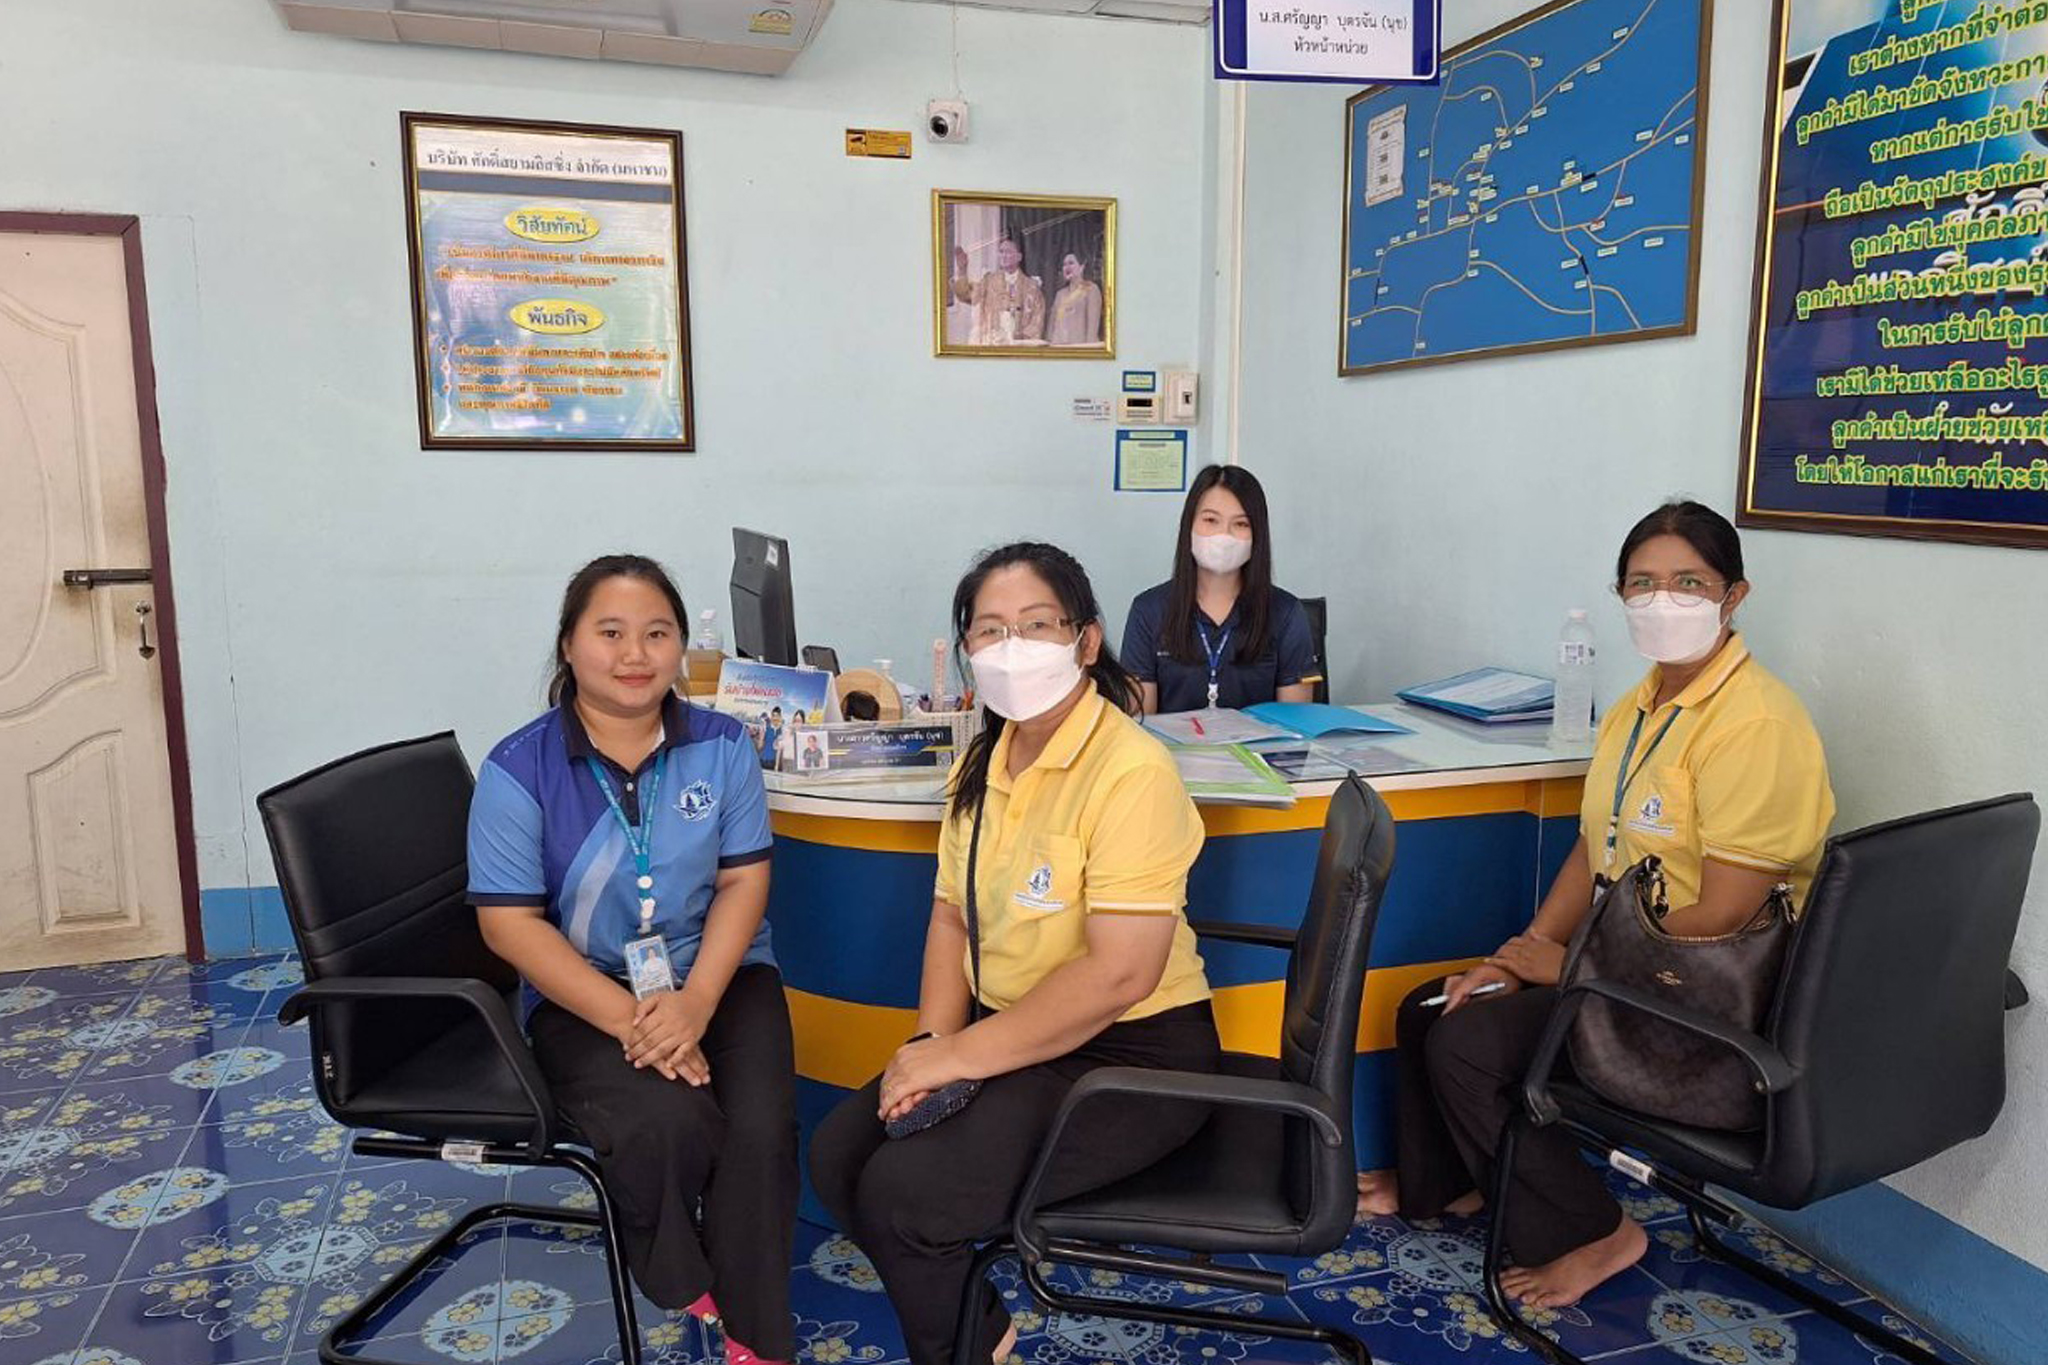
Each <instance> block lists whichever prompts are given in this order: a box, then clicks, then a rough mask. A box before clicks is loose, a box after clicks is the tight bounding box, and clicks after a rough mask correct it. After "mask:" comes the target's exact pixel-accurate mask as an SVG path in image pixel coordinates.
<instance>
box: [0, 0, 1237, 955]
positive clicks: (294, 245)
mask: <svg viewBox="0 0 2048 1365" xmlns="http://www.w3.org/2000/svg"><path fill="white" fill-rule="evenodd" d="M1206 42H1207V33H1206V31H1205V30H1197V29H1190V28H1183V27H1175V26H1166V25H1156V24H1138V23H1119V22H1107V21H1098V20H1085V21H1084V20H1070V19H1059V18H1048V17H1044V16H1022V15H1013V14H996V13H978V12H974V11H971V10H970V11H962V12H960V13H959V14H958V15H957V17H956V16H955V15H954V13H953V12H952V11H951V10H949V9H947V8H945V7H941V6H936V5H922V4H903V3H896V0H839V3H838V5H837V6H836V8H835V10H834V12H833V14H832V15H831V17H830V19H829V20H828V21H827V23H826V24H825V27H824V30H823V33H822V35H821V37H820V38H819V39H818V41H817V42H816V44H815V45H814V46H813V47H812V49H811V50H810V51H809V52H807V53H806V54H804V55H803V57H801V58H800V59H799V61H798V63H797V65H796V67H795V69H794V70H793V71H792V72H791V73H790V74H789V75H788V76H785V77H782V78H778V79H764V78H759V77H747V76H728V75H719V74H713V73H705V72H692V71H678V70H669V69H664V68H658V67H648V66H632V65H625V64H596V63H591V64H584V63H578V62H573V61H563V60H550V59H542V58H529V57H521V56H515V55H507V54H499V53H473V52H466V51H460V50H456V49H449V48H426V47H414V48H405V47H387V46H381V45H376V44H368V43H357V42H348V41H343V40H338V39H325V38H318V37H314V36H309V35H300V34H293V33H290V32H288V31H287V30H286V29H285V28H284V26H283V25H282V23H281V22H280V21H279V20H278V19H277V17H276V16H275V15H274V14H273V13H272V11H271V9H270V6H269V5H268V4H265V3H263V0H178V3H176V4H163V5H139V4H135V3H132V0H7V3H6V4H4V5H0V53H7V54H10V55H12V54H16V53H28V54H43V57H42V59H39V60H31V61H19V60H7V61H5V63H4V69H5V79H4V80H0V129H4V130H5V144H6V146H5V153H4V157H5V159H4V163H0V201H4V202H5V204H6V206H7V207H10V208H46V209H67V210H97V211H106V212H122V213H136V214H140V215H142V218H143V222H144V244H145V248H146V253H147V268H148V287H149V291H150V294H151V305H152V308H151V317H152V323H153V331H154V334H155V345H156V358H157V365H158V371H159V373H158V380H159V384H158V392H159V395H160V402H161V407H162V417H163V427H164V447H165V457H166V461H167V464H168V466H169V473H170V511H171V524H170V535H171V543H172V558H173V563H174V566H175V572H176V577H177V602H178V609H179V613H180V617H181V625H182V646H183V657H184V664H185V674H186V679H187V689H188V691H187V713H188V720H189V722H190V725H191V730H192V742H193V754H192V761H193V779H194V786H195V788H196V804H197V822H198V829H199V837H200V860H201V873H202V877H201V880H202V884H203V885H204V886H205V887H207V888H208V889H209V890H211V891H216V892H218V891H222V890H225V891H226V892H227V893H228V894H226V895H215V896H212V897H210V898H209V908H210V909H211V908H213V907H225V908H224V909H222V910H221V911H220V913H222V914H225V915H228V916H229V917H230V918H233V917H236V916H239V915H241V914H242V913H243V911H242V910H240V909H239V908H238V907H240V906H242V905H243V904H246V903H247V898H244V897H238V896H237V895H235V894H234V892H235V891H236V890H237V889H239V888H242V887H248V886H255V887H258V888H261V887H264V886H265V885H266V884H267V883H269V882H270V881H271V880H272V877H271V874H270V871H269V867H268V860H267V858H266V856H265V854H264V851H263V847H262V842H263V841H262V836H261V833H260V830H259V829H258V827H257V825H256V822H255V819H254V814H253V810H252V808H251V800H252V798H253V797H254V795H255V793H256V792H257V791H259V790H261V789H262V788H263V787H264V786H266V785H268V784H269V783H272V782H275V781H278V780H280V779H282V778H285V777H288V776H290V775H292V774H294V773H296V772H299V771H301V770H303V769H305V768H307V767H310V766H312V765H314V764H317V763H320V762H322V761H325V760H327V759H329V758H332V757H335V756H336V755H339V754H342V753H346V752H349V751H350V750H352V749H354V748H357V747H360V746H363V745H367V744H371V743H374V742H378V741H381V740H385V739H390V738H395V737H399V736H404V735H411V734H418V733H421V732H425V731H430V730H435V729H439V728H442V727H448V726H452V727H454V728H455V729H457V730H458V731H459V732H460V734H461V736H462V740H463V743H464V746H465V747H466V748H467V749H468V751H469V753H470V755H471V757H472V758H473V759H474V758H479V757H481V755H482V753H483V751H484V750H485V749H486V748H487V747H488V746H489V744H490V743H491V742H492V741H493V740H495V739H496V738H497V737H498V736H500V735H502V734H504V733H505V732H506V731H508V730H510V729H511V728H513V726H515V725H516V724H518V723H519V722H520V721H522V720H523V719H525V718H526V717H528V716H529V715H531V714H533V713H534V712H535V711H537V710H538V709H539V698H538V687H539V684H540V681H541V669H542V662H543V660H544V659H545V657H546V655H547V653H548V647H549V641H550V633H551V630H552V624H553V622H552V613H553V610H554V607H555V604H556V602H557V601H558V600H559V594H560V592H561V587H562V584H563V582H564V581H565V580H566V578H567V576H568V574H569V573H570V571H571V570H573V569H574V567H575V566H576V565H577V564H579V563H581V562H582V561H583V560H584V559H586V558H587V557H589V556H590V555H592V554H595V553H599V552H603V551H607V550H611V549H614V548H633V549H638V550H642V551H645V552H648V553H651V554H654V555H657V556H659V557H660V558H662V559H664V560H665V561H667V562H668V563H669V564H670V565H671V566H672V567H673V568H674V569H676V570H677V571H678V572H679V574H680V576H681V578H682V582H683V587H684V592H685V595H686V597H687V598H688V599H689V601H690V603H691V604H692V607H693V609H694V608H695V607H696V606H698V605H701V604H705V603H711V602H715V603H716V604H718V605H720V606H721V607H723V605H724V601H725V596H726V590H725V577H726V573H727V569H728V566H729V562H730V555H731V545H730V540H729V537H728V534H727V528H729V527H731V526H733V525H735V524H741V525H749V526H756V527H760V528H763V529H767V530H771V531H776V532H780V533H782V534H785V535H787V536H788V537H789V538H790V540H791V542H792V558H793V560H794V563H795V570H796V585H797V593H798V601H797V608H798V625H799V630H800V633H801V635H802V636H803V638H804V639H805V640H807V641H817V642H825V643H831V644H834V645H836V646H838V648H839V650H840V653H841V656H842V658H843V659H845V660H847V661H848V662H851V663H858V662H864V661H866V660H868V659H869V658H871V657H873V656H876V655H888V656H891V657H893V658H895V659H896V660H897V661H898V662H899V666H900V667H909V666H911V665H912V661H913V660H915V659H916V658H917V657H918V656H919V655H920V654H921V653H925V652H926V651H928V649H929V646H930V642H931V640H932V638H933V636H934V635H935V634H941V633H944V628H945V623H944V613H945V610H946V606H947V603H948V600H949V598H950V594H951V588H952V584H953V582H954V580H955V578H956V577H957V576H958V574H959V572H960V571H961V569H962V568H963V567H964V565H965V563H966V561H967V559H968V558H969V556H970V554H971V552H972V551H973V550H974V549H975V548H976V547H979V546H982V545H986V544H991V543H995V542H997V541H1000V540H1003V539H1008V538H1013V537H1016V536H1019V535H1026V534H1028V535H1033V536H1038V537H1043V538H1048V539H1053V540H1056V541H1059V542H1062V543H1064V544H1066V545H1068V546H1069V547H1070V548H1072V549H1073V550H1074V551H1075V552H1076V553H1077V554H1079V555H1080V556H1081V557H1082V559H1083V561H1084V562H1085V563H1087V564H1088V565H1089V566H1090V568H1091V569H1092V570H1094V572H1095V574H1096V577H1097V584H1098V587H1099V588H1100V589H1101V590H1102V595H1103V597H1104V599H1105V601H1107V602H1109V603H1111V604H1113V605H1112V608H1111V609H1112V611H1113V612H1114V614H1115V615H1116V617H1117V618H1118V619H1119V620H1120V618H1121V615H1122V604H1123V603H1125V602H1128V601H1129V599H1130V596H1131V594H1132V593H1134V592H1135V591H1136V590H1137V589H1139V588H1140V587H1142V586H1144V585H1146V584H1147V583H1150V582H1152V581H1154V580H1156V579H1157V578H1158V577H1159V576H1160V575H1159V572H1158V569H1159V567H1160V565H1161V564H1162V563H1163V562H1164V560H1165V557H1166V554H1167V548H1168V547H1167V541H1168V540H1169V539H1170V522H1169V521H1168V520H1167V519H1168V518H1170V516H1171V514H1172V511H1173V510H1174V509H1173V508H1171V507H1167V506H1165V505H1164V504H1166V503H1169V502H1173V501H1174V500H1171V499H1152V498H1146V497H1141V496H1137V495H1124V496H1122V497H1120V498H1119V497H1113V496H1112V495H1111V494H1110V492H1109V482H1110V478H1109V476H1110V441H1109V429H1108V428H1106V427H1102V426H1084V425H1081V424H1078V423H1076V422H1075V421H1074V420H1073V419H1072V417H1071V416H1070V415H1069V408H1068V402H1069V400H1070V399H1071V398H1072V397H1074V396H1075V395H1079V394H1101V395H1107V394H1109V393H1110V392H1111V391H1113V389H1114V388H1115V386H1116V371H1117V369H1118V364H1117V363H1116V362H1077V361H1060V362H1051V361H1047V362H1041V363H1025V362H1011V361H983V360H948V361H937V360H934V359H932V358H931V355H930V312H929V310H930V293H931V286H930V266H929V260H930V257H929V250H930V246H929V242H930V235H931V228H930V207H929V203H930V201H929V196H928V191H929V190H930V189H932V188H933V187H935V186H945V187H949V188H964V189H982V188H986V189H999V190H1013V191H1025V192H1045V193H1075V194H1099V195H1114V196H1116V197H1117V198H1118V199H1119V200H1120V239H1119V242H1118V259H1119V275H1118V280H1117V286H1118V290H1117V292H1118V301H1119V318H1118V341H1119V351H1120V360H1121V362H1122V363H1142V364H1148V365H1157V364H1165V363H1179V364H1187V363H1191V362H1194V361H1196V360H1197V359H1198V358H1199V353H1200V350H1201V347H1202V322H1203V316H1202V315H1203V309H1204V306H1205V303H1204V300H1205V297H1206V288H1207V281H1208V279H1209V272H1210V268H1211V263H1210V256H1211V253H1212V243H1211V240H1210V238H1211V234H1210V231H1209V213H1208V205H1209V203H1210V190H1209V186H1208V178H1209V173H1208V164H1209V163H1208V162H1207V161H1206V160H1205V158H1204V155H1203V140H1204V138H1205V136H1206V132H1205V130H1206V129H1207V128H1208V127H1209V123H1210V120H1209V117H1208V111H1209V108H1210V106H1211V103H1212V101H1213V95H1212V93H1211V91H1210V89H1209V81H1208V79H1207V73H1206V70H1205V68H1204V66H1203V54H1204V53H1205V51H1206ZM956 51H957V59H956ZM56 54H62V55H63V59H62V60H57V59H56ZM956 61H957V73H958V81H959V88H960V89H961V90H962V91H963V92H964V93H965V94H966V96H967V97H968V98H969V99H970V100H971V101H972V104H973V112H974V126H973V141H972V142H971V143H969V144H968V145H966V146H964V147H936V146H933V145H930V144H928V143H925V142H924V141H923V140H922V139H921V138H920V140H919V141H918V143H917V146H916V152H915V156H914V158H913V159H912V160H910V161H909V162H907V163H905V162H890V161H857V160H850V159H848V158H847V157H845V156H844V155H843V152H842V146H841V143H842V134H843V130H844V129H845V128H847V127H850V126H874V127H889V128H912V127H916V126H919V125H920V122H921V118H922V114H923V110H924V104H925V101H926V99H927V98H929V97H932V96H936V95H945V94H948V93H951V91H952V90H953V89H954V81H955V71H956ZM401 109H426V110H434V111H439V112H451V113H476V114H488V115H504V116H514V117H528V118H540V119H562V120H570V121H588V122H615V123H625V124H636V125H645V126H653V127H665V128H677V129H680V130H682V132H683V135H684V160H685V172H686V178H687V195H688V212H689V244H690V262H689V265H690V302H691V311H692V318H691V324H692V334H693V337H694V339H695V343H696V348H697V357H696V375H695V381H696V395H697V401H698V405H699V413H698V423H699V448H698V452H697V453H696V454H694V455H687V456H634V455H616V454H589V455H563V454H503V453H497V454H478V453H468V452H463V453H432V454H428V453H422V452H421V451H420V450H419V448H418V441H417V438H416V435H415V419H414V413H413V396H412V386H413V377H412V361H411V354H410V350H409V346H410V340H409V338H410V332H409V330H408V323H407V315H406V308H407V292H406V257H405V245H404V241H405V239H404V218H403V207H402V198H401V184H400V174H399V166H398V163H397V159H396V153H397V150H398V111H399V110H401ZM1199 440H1200V438H1199V437H1198V444H1199ZM925 657H928V653H926V654H925ZM258 900H259V901H261V896H260V894H259V897H258ZM261 908H262V907H261V905H259V906H258V909H259V910H260V909H261ZM273 908H274V907H273ZM261 918H262V916H261V915H259V916H258V919H259V920H260V919H261ZM273 927H274V919H273ZM238 938H239V936H237V937H236V938H225V937H224V939H223V942H224V943H230V944H233V943H236V942H237V939H238ZM258 941H259V943H260V942H261V940H258Z"/></svg>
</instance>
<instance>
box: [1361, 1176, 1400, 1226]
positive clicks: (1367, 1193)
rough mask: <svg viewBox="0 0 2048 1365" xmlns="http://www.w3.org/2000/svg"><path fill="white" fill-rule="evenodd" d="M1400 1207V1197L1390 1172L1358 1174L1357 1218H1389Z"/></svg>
mask: <svg viewBox="0 0 2048 1365" xmlns="http://www.w3.org/2000/svg"><path fill="white" fill-rule="evenodd" d="M1400 1206H1401V1196H1400V1192H1399V1190H1398V1189H1397V1188H1396V1187H1395V1184H1394V1173H1393V1172H1392V1171H1360V1172H1359V1173H1358V1216H1359V1217H1360V1218H1375V1217H1376V1218H1390V1217H1392V1216H1393V1214H1394V1212H1395V1210H1397V1209H1398V1208H1400Z"/></svg>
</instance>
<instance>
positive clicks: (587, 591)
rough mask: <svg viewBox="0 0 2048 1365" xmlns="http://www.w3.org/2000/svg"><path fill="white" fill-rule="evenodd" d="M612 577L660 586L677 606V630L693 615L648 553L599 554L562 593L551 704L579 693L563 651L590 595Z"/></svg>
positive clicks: (573, 632)
mask: <svg viewBox="0 0 2048 1365" xmlns="http://www.w3.org/2000/svg"><path fill="white" fill-rule="evenodd" d="M611 578H637V579H639V580H640V581H641V582H642V583H645V584H647V585H648V586H649V587H652V588H656V589H659V590H660V592H661V595H662V596H663V597H666V598H667V599H668V604H669V606H671V607H673V608H674V609H675V613H676V630H677V631H679V632H680V631H681V630H682V629H683V627H684V623H685V622H687V621H688V620H689V619H690V613H689V612H688V611H686V610H684V608H683V595H682V593H680V592H678V591H677V590H676V585H675V580H674V579H672V578H670V577H669V576H668V570H666V569H664V568H662V567H661V565H659V564H657V563H655V562H654V561H653V560H651V559H649V558H648V557H647V556H646V555H599V556H598V557H597V558H596V559H593V560H591V561H590V562H589V563H588V564H585V565H584V566H583V567H582V568H580V569H578V570H577V571H576V576H575V577H574V578H571V579H570V580H569V586H568V588H567V589H566V590H564V591H563V593H562V620H561V624H560V625H558V626H556V627H555V671H554V676H553V677H551V678H550V679H548V705H550V706H558V705H560V704H561V703H562V701H563V700H564V699H565V698H568V697H573V696H574V695H575V694H576V675H575V673H574V672H572V671H571V670H570V668H569V661H568V660H567V659H565V658H563V657H562V651H563V650H565V649H567V648H568V647H569V637H570V636H571V635H574V634H575V633H576V623H577V622H578V621H580V620H582V619H583V613H584V612H585V611H588V610H589V609H590V599H591V596H592V595H593V594H595V593H596V592H597V589H598V585H599V584H601V583H603V582H604V581H605V580H607V579H611Z"/></svg>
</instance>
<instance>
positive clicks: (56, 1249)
mask: <svg viewBox="0 0 2048 1365" xmlns="http://www.w3.org/2000/svg"><path fill="white" fill-rule="evenodd" d="M134 1244H135V1233H134V1232H133V1231H132V1230H130V1229H125V1228H109V1227H102V1226H101V1225H100V1224H98V1223H95V1222H93V1221H92V1220H91V1219H90V1218H85V1217H82V1216H80V1214H79V1213H78V1212H77V1211H76V1210H72V1211H69V1212H65V1213H48V1214H37V1215H32V1216H30V1217H27V1218H0V1299H5V1298H18V1297H21V1296H23V1295H28V1294H43V1293H60V1292H74V1291H77V1290H80V1289H85V1288H89V1287H91V1286H94V1285H107V1284H112V1283H113V1282H114V1281H115V1280H117V1279H119V1278H120V1277H121V1267H122V1266H123V1265H125V1264H127V1261H128V1251H129V1248H131V1247H132V1246H134Z"/></svg>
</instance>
